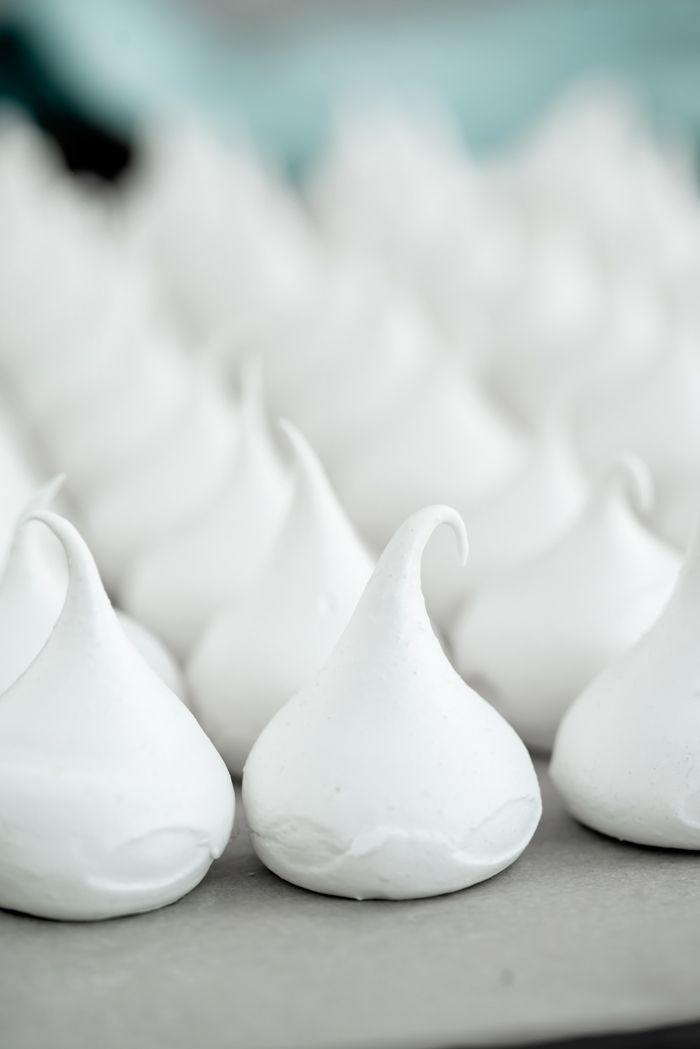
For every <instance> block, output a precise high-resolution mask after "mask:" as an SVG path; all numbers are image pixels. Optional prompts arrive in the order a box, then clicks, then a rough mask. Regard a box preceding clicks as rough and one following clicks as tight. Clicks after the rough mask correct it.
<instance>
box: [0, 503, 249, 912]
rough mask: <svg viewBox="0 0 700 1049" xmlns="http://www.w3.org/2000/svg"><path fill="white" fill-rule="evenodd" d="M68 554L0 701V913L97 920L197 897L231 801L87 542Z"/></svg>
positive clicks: (201, 739)
mask: <svg viewBox="0 0 700 1049" xmlns="http://www.w3.org/2000/svg"><path fill="white" fill-rule="evenodd" d="M31 516H32V518H35V519H36V520H38V521H41V522H43V524H44V525H45V526H46V527H47V528H49V529H50V530H51V531H52V532H53V533H54V535H55V536H56V538H57V539H58V540H59V542H60V543H61V545H62V546H63V548H64V550H65V552H66V559H67V563H68V574H69V583H68V589H67V592H66V598H65V603H64V605H63V608H62V610H61V613H60V615H59V618H58V621H57V622H56V625H55V627H54V629H53V631H52V632H51V635H50V637H49V639H48V641H47V642H46V644H45V645H44V647H43V648H42V649H41V651H40V652H39V653H38V655H36V657H35V658H34V659H33V660H32V661H31V663H30V664H29V666H28V667H27V668H26V669H25V670H24V673H23V674H22V675H21V676H20V677H19V678H18V679H17V680H16V681H15V682H14V683H13V684H12V685H10V687H9V688H8V689H7V690H6V691H5V692H4V693H2V695H0V794H1V795H2V798H3V818H2V826H1V827H0V839H1V841H0V905H2V906H3V907H7V908H11V909H13V910H20V911H26V912H28V913H30V914H35V915H39V916H42V917H49V918H59V919H82V920H89V919H99V918H108V917H114V916H117V915H123V914H132V913H137V912H140V911H147V910H152V909H154V908H156V907H161V906H164V905H165V904H168V903H172V902H173V901H174V900H177V899H179V898H180V897H181V896H183V895H184V894H185V893H187V892H189V891H190V890H191V889H193V888H194V886H195V885H197V884H198V883H199V882H200V881H201V879H202V878H203V877H204V875H205V874H206V872H207V870H208V869H209V866H210V864H211V862H212V860H213V859H215V858H216V857H217V856H219V855H220V854H221V852H222V851H223V849H224V848H225V846H226V843H227V841H228V838H229V835H230V832H231V827H232V822H233V808H234V795H233V788H232V784H231V781H230V778H229V776H228V773H227V771H226V768H225V766H224V764H223V762H222V761H221V759H220V758H219V756H218V754H217V753H216V751H215V750H214V747H213V746H212V744H211V743H210V742H209V740H208V739H207V738H206V736H205V735H204V733H203V732H202V730H201V729H200V728H199V726H198V725H197V723H196V721H195V720H194V718H193V717H192V715H191V714H190V713H189V711H188V710H187V709H186V708H185V707H184V706H183V704H182V703H180V702H179V700H177V698H176V697H175V696H174V695H173V693H172V692H171V691H170V690H169V689H168V688H167V687H166V686H165V685H164V684H163V682H162V681H160V679H159V678H158V677H157V676H156V675H155V674H154V673H153V672H152V671H151V670H150V668H149V667H148V665H147V664H146V663H145V662H144V660H143V659H142V658H141V656H140V655H139V654H138V653H137V652H136V651H135V650H134V648H133V646H132V645H131V644H130V643H129V642H128V641H127V639H126V637H125V635H124V632H123V630H122V628H121V627H120V626H119V624H118V622H117V620H116V618H115V615H114V612H113V610H112V608H111V606H110V604H109V600H108V598H107V595H106V594H105V592H104V589H103V587H102V584H101V582H100V578H99V575H98V573H97V569H96V566H95V564H94V562H93V560H92V558H91V556H90V553H89V551H88V549H87V547H86V546H85V544H84V542H83V541H82V539H81V538H80V536H79V535H78V533H77V532H76V531H75V529H74V528H73V526H72V525H70V524H69V523H68V522H67V521H66V520H65V519H63V518H60V517H58V516H57V515H55V514H52V513H49V512H41V513H40V512H35V513H34V514H32V515H31Z"/></svg>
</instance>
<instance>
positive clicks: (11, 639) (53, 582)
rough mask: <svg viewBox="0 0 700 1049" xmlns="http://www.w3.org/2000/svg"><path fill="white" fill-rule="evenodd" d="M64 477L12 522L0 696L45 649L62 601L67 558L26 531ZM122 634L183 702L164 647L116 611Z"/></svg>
mask: <svg viewBox="0 0 700 1049" xmlns="http://www.w3.org/2000/svg"><path fill="white" fill-rule="evenodd" d="M62 482H63V478H62V477H57V478H55V479H54V480H53V481H50V482H49V483H48V484H46V485H44V487H43V488H41V489H38V490H37V491H36V492H35V493H34V494H33V495H32V497H31V499H29V500H28V501H27V503H26V505H25V508H24V511H23V513H22V514H21V515H17V517H16V519H15V531H14V536H13V539H12V542H11V544H10V547H9V550H8V555H7V560H6V563H5V564H3V565H0V638H2V641H3V643H2V647H1V649H0V694H1V693H2V692H4V691H5V689H6V688H9V686H10V685H11V684H12V683H13V682H14V681H16V679H17V678H18V677H19V676H20V674H21V673H23V672H24V670H25V669H26V667H28V666H29V664H30V663H31V661H32V660H33V659H34V657H35V656H36V655H37V653H38V652H39V651H40V650H41V648H42V647H43V646H44V645H45V644H46V641H47V640H48V637H49V635H50V634H51V631H52V630H53V628H54V625H55V623H56V621H57V620H58V618H59V615H60V612H61V608H62V607H63V603H64V600H65V596H66V587H67V574H66V568H65V556H64V555H63V553H62V552H59V548H58V544H57V543H56V541H55V540H54V538H53V536H51V535H50V534H49V533H48V532H47V531H46V529H45V528H42V529H41V530H39V528H38V527H37V526H35V525H27V523H26V517H27V515H29V514H31V513H32V512H33V511H36V510H43V509H45V508H46V507H47V506H48V504H49V503H50V502H52V500H53V498H54V496H55V495H56V493H57V491H58V490H59V488H60V486H61V484H62ZM115 613H116V616H117V619H118V621H119V623H120V624H121V627H122V629H123V630H124V632H125V634H126V636H127V637H128V638H129V640H130V641H131V643H132V644H133V645H134V646H135V648H136V649H137V650H138V651H139V652H140V653H141V655H142V656H143V658H144V659H145V660H146V662H147V663H148V664H149V666H150V667H151V669H152V670H154V671H155V673H156V674H157V675H158V676H159V677H160V678H162V680H163V681H164V682H165V684H166V685H167V686H168V688H170V689H172V691H173V692H174V693H175V694H176V695H177V696H179V697H180V698H181V699H182V700H183V701H184V700H185V697H186V687H185V682H184V680H183V677H182V674H181V672H180V669H179V668H178V666H177V664H176V662H175V660H174V659H173V657H172V655H171V654H170V652H168V650H167V649H166V648H165V646H164V645H163V644H162V643H161V642H160V641H159V640H158V639H157V638H156V637H154V635H153V634H152V633H151V632H150V631H149V630H147V629H146V628H145V627H144V626H142V624H141V623H138V622H137V621H136V620H135V619H133V618H132V617H131V616H128V615H126V614H125V613H124V612H122V611H120V610H117V609H115Z"/></svg>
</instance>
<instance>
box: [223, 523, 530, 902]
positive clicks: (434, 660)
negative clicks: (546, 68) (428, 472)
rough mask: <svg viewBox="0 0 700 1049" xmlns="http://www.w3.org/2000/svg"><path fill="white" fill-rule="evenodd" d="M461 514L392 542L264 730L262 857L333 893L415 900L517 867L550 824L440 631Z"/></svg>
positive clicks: (521, 762)
mask: <svg viewBox="0 0 700 1049" xmlns="http://www.w3.org/2000/svg"><path fill="white" fill-rule="evenodd" d="M441 524H449V525H450V526H451V527H452V529H453V531H454V533H455V535H456V537H457V540H458V542H459V545H460V548H461V552H462V556H463V558H464V557H465V556H466V552H467V540H466V534H465V531H464V525H463V524H462V520H461V518H460V517H459V515H458V514H457V513H456V512H455V511H454V510H452V509H450V508H449V507H444V506H436V507H429V508H427V509H423V510H421V511H419V512H418V513H416V514H415V515H413V516H412V517H411V518H409V520H408V521H406V522H405V523H404V524H403V525H402V526H401V528H399V530H398V531H397V532H396V534H395V535H394V537H393V538H392V539H391V541H390V543H389V545H388V546H387V548H386V549H385V551H384V553H383V554H382V557H381V558H380V560H379V563H378V564H377V567H376V569H375V571H374V574H373V576H372V578H371V579H370V582H369V583H368V585H367V588H366V590H365V591H364V594H363V595H362V597H361V599H360V602H359V604H358V606H357V608H356V610H355V613H354V615H353V617H352V619H351V621H350V623H349V625H348V627H347V628H346V630H345V632H344V633H343V635H342V636H341V638H340V640H339V642H338V644H337V645H336V647H335V649H334V650H333V652H332V653H331V655H330V657H329V659H328V661H327V663H326V665H325V667H324V668H323V669H322V670H321V671H320V672H319V673H318V674H317V675H316V677H315V678H314V679H313V680H312V681H311V682H309V683H308V684H307V685H306V686H305V687H303V688H302V689H301V691H300V692H298V693H297V694H296V696H294V698H293V699H291V700H290V701H289V702H288V703H287V704H286V706H284V707H283V708H282V710H281V711H280V712H279V713H278V714H277V715H276V716H275V717H274V718H273V719H272V721H271V722H270V723H269V724H268V726H267V727H266V728H265V729H264V730H263V732H262V734H261V735H260V737H259V739H258V741H257V743H256V744H255V746H254V747H253V749H252V751H251V753H250V756H249V758H248V761H247V763H246V767H245V770H244V776H243V795H244V803H245V807H246V813H247V818H248V823H249V826H250V829H251V833H252V840H253V844H254V847H255V849H256V851H257V853H258V855H259V856H260V858H261V860H262V861H263V863H265V864H266V865H267V866H268V867H269V868H270V869H271V870H272V871H274V872H275V873H276V874H278V875H280V876H281V877H283V878H286V879H287V880H288V881H291V882H293V883H295V884H296V885H301V886H303V887H305V888H308V889H313V890H315V891H317V892H322V893H328V894H331V895H339V896H349V897H352V898H356V899H366V898H388V899H410V898H413V897H421V896H431V895H436V894H439V893H446V892H453V891H455V890H457V889H462V888H465V887H466V886H468V885H473V884H474V883H475V882H478V881H482V880H484V879H485V878H489V877H491V876H492V875H494V874H497V873H498V872H499V871H502V870H503V869H504V868H505V867H507V866H508V865H509V864H511V863H512V862H513V861H514V860H515V859H516V858H517V857H518V856H519V855H520V853H521V852H522V851H523V849H524V848H525V847H526V845H527V844H528V842H529V841H530V839H531V837H532V835H533V833H534V831H535V828H536V826H537V823H538V821H539V818H540V812H541V801H540V793H539V787H538V783H537V778H536V776H535V772H534V769H533V767H532V762H531V761H530V758H529V756H528V754H527V751H526V749H525V747H524V746H523V744H522V743H521V741H520V740H519V739H518V737H517V736H516V734H515V732H514V731H513V730H512V729H511V728H510V726H509V725H507V724H506V722H505V721H504V720H503V719H502V718H501V717H500V715H499V714H497V713H496V711H495V710H494V709H493V707H491V706H489V704H488V703H486V702H485V701H484V700H482V699H481V697H480V696H478V695H477V694H476V693H475V692H474V691H473V690H472V689H470V688H469V686H467V685H465V684H464V682H463V681H462V680H461V679H460V678H459V677H458V675H457V674H456V673H455V671H454V670H453V669H452V667H451V666H450V664H449V662H448V661H447V659H446V658H445V655H444V653H443V652H442V649H441V648H440V645H439V643H438V641H437V639H436V638H435V636H434V635H433V633H432V631H431V629H430V624H429V621H428V617H427V613H426V609H425V603H424V601H423V597H422V594H421V588H420V562H421V555H422V552H423V548H424V547H425V545H426V543H427V541H428V539H429V538H430V536H431V535H432V533H433V532H434V530H435V529H436V528H437V527H438V525H441Z"/></svg>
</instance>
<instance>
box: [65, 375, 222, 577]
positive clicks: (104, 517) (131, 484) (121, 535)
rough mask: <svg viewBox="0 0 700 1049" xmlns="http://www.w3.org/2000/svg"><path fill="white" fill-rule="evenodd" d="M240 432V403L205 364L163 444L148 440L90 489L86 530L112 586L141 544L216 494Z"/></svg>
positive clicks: (85, 510) (161, 438)
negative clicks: (130, 458) (136, 456)
mask: <svg viewBox="0 0 700 1049" xmlns="http://www.w3.org/2000/svg"><path fill="white" fill-rule="evenodd" d="M237 438H238V414H237V411H236V406H235V403H234V402H233V401H232V399H231V398H230V397H228V395H227V393H226V391H225V390H223V389H221V388H220V386H219V384H218V383H217V382H215V381H214V379H213V377H212V375H211V374H210V372H209V371H208V369H207V368H205V367H203V368H202V369H201V370H197V371H195V372H194V374H193V377H192V388H191V389H190V390H188V391H187V393H186V396H185V397H184V399H183V402H182V404H181V407H180V409H179V411H178V413H177V415H176V417H175V418H174V419H173V420H172V423H171V425H170V426H169V427H168V428H167V430H165V431H164V432H163V433H161V434H160V435H159V438H158V441H157V443H155V444H153V443H150V442H149V444H148V446H147V447H144V449H143V455H142V457H141V458H140V459H139V460H138V461H136V462H133V461H130V462H129V463H125V464H123V466H122V468H121V469H120V470H119V471H118V472H115V474H114V475H112V476H109V477H105V478H102V479H101V482H100V484H99V487H95V488H94V489H91V490H90V491H89V492H88V493H86V496H85V502H84V505H83V507H82V508H81V509H82V511H83V516H84V520H85V522H86V531H87V533H88V535H89V537H90V541H91V545H92V547H93V549H94V551H95V555H96V557H97V561H98V563H99V566H100V572H101V573H102V576H103V578H104V579H105V582H106V584H107V586H108V587H109V588H110V589H118V586H119V583H120V581H121V578H122V576H123V573H124V571H125V569H126V568H127V565H128V564H129V562H130V561H132V560H133V558H134V557H136V556H137V554H138V553H139V551H140V550H141V549H143V548H144V547H145V546H146V545H147V544H150V543H151V542H153V541H154V540H156V539H158V537H160V536H162V535H163V534H164V533H167V532H168V531H169V530H171V529H173V528H176V527H178V526H179V525H180V524H182V523H183V522H184V521H186V520H187V518H188V517H190V516H192V515H193V514H196V513H198V512H199V511H200V510H201V509H202V508H203V507H205V506H206V505H207V504H208V503H209V502H210V501H211V499H213V498H214V496H215V494H216V492H217V491H218V490H219V489H220V488H221V485H222V484H223V481H224V478H225V477H226V474H227V471H228V470H230V464H231V461H232V459H233V456H234V454H235V450H236V446H237Z"/></svg>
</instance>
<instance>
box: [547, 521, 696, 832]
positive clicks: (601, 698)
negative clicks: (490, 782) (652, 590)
mask: <svg viewBox="0 0 700 1049" xmlns="http://www.w3.org/2000/svg"><path fill="white" fill-rule="evenodd" d="M699 624H700V528H698V529H697V531H696V534H695V537H694V540H693V543H692V544H691V546H690V549H689V550H688V553H687V554H686V557H685V561H684V564H683V567H682V569H681V572H680V575H679V578H678V582H677V584H676V587H675V590H674V592H673V595H672V597H671V600H670V601H669V603H668V605H667V606H666V607H665V609H664V610H663V612H662V613H661V615H660V617H659V618H658V619H657V620H656V622H655V623H654V625H653V626H652V627H651V629H650V630H649V631H648V632H647V633H646V634H644V636H643V637H642V638H641V639H640V640H639V641H638V642H637V644H636V645H635V646H634V647H633V648H632V649H631V650H630V651H629V652H627V653H626V654H625V655H624V656H622V657H621V658H620V659H619V660H617V661H616V662H614V663H612V664H611V665H610V666H609V667H607V668H606V669H605V670H604V671H603V672H602V673H601V674H600V675H599V676H598V677H597V678H595V680H593V681H592V682H591V683H590V684H589V685H588V687H587V688H586V689H585V690H584V691H583V693H582V694H581V695H580V696H579V697H578V699H577V700H576V702H575V703H574V704H573V705H572V707H571V709H570V710H569V711H568V713H567V714H566V716H565V717H564V719H563V721H562V723H561V726H560V728H559V732H558V733H557V738H556V741H555V744H554V753H553V755H552V766H551V773H552V778H553V779H554V782H555V783H556V785H557V787H558V789H559V791H560V792H561V794H562V796H563V797H564V800H565V802H566V804H567V806H568V808H569V810H570V812H571V813H572V814H573V815H574V816H575V817H576V818H577V819H579V820H581V822H582V823H586V824H588V826H590V827H593V828H594V829H595V830H598V831H601V832H602V833H603V834H609V835H611V836H612V837H615V838H620V839H622V840H624V841H633V842H638V843H640V844H642V845H657V846H662V847H665V848H677V849H700V766H699V764H698V760H697V756H698V753H700V660H699V659H698V626H699Z"/></svg>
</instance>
